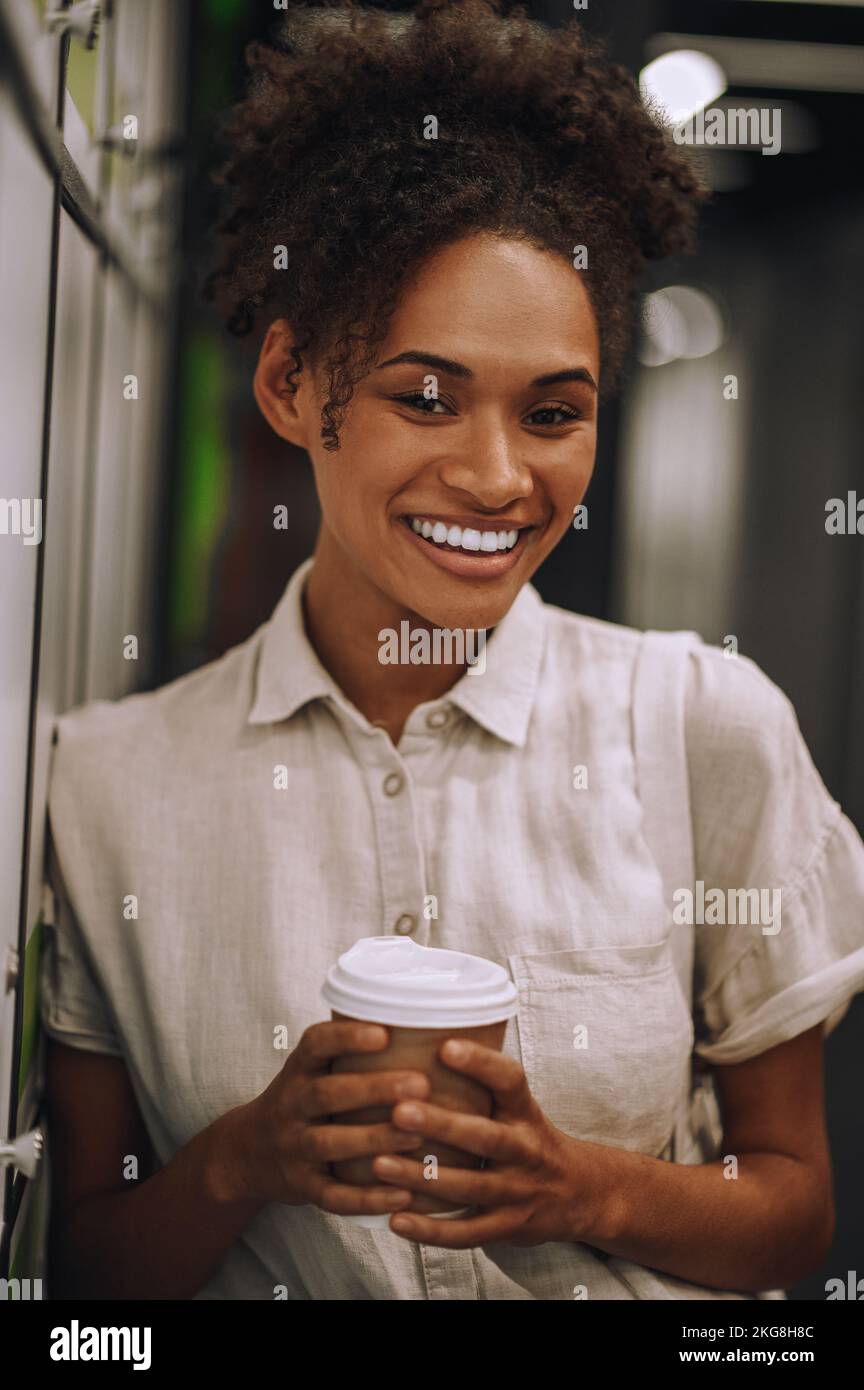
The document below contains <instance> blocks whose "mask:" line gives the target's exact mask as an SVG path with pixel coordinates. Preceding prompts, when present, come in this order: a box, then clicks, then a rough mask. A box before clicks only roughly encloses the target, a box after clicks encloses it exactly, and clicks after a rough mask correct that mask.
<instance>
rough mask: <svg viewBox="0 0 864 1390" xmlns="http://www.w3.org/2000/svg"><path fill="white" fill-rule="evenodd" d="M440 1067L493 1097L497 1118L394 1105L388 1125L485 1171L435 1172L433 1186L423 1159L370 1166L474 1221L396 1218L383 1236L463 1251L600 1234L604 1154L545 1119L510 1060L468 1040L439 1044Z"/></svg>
mask: <svg viewBox="0 0 864 1390" xmlns="http://www.w3.org/2000/svg"><path fill="white" fill-rule="evenodd" d="M438 1055H439V1057H440V1058H441V1060H442V1062H444V1063H445V1065H446V1066H448V1067H452V1069H453V1070H454V1071H460V1072H463V1073H464V1074H465V1075H467V1076H472V1077H474V1078H475V1079H476V1080H477V1081H480V1082H482V1083H483V1085H484V1086H487V1087H488V1088H489V1090H490V1091H491V1092H492V1094H493V1098H494V1103H495V1110H494V1115H495V1118H494V1119H484V1118H481V1117H479V1116H474V1115H462V1114H456V1113H454V1112H453V1111H450V1110H444V1109H442V1108H441V1107H440V1106H436V1105H429V1104H422V1103H419V1102H417V1101H401V1102H400V1103H399V1104H398V1105H397V1106H396V1107H395V1109H394V1111H393V1121H394V1123H395V1124H396V1125H397V1126H398V1127H400V1128H402V1127H403V1126H404V1127H405V1128H406V1129H409V1128H410V1131H411V1133H412V1134H421V1135H424V1136H425V1137H427V1138H429V1139H439V1140H443V1141H444V1142H446V1143H447V1144H451V1145H453V1146H454V1147H455V1148H459V1149H463V1150H465V1151H466V1152H468V1153H472V1154H477V1155H480V1156H481V1157H483V1158H485V1160H486V1167H485V1168H483V1169H479V1170H477V1169H462V1168H444V1167H439V1169H438V1175H437V1178H435V1179H427V1178H425V1177H424V1176H423V1170H424V1165H423V1163H422V1162H421V1161H418V1160H416V1159H410V1158H405V1157H395V1156H393V1155H388V1156H387V1157H378V1158H376V1159H375V1160H374V1163H373V1169H374V1171H375V1175H376V1177H379V1178H380V1179H381V1181H382V1182H391V1183H395V1184H398V1186H399V1188H400V1190H402V1189H405V1188H408V1189H410V1190H411V1191H412V1192H423V1193H429V1192H430V1191H431V1190H433V1189H430V1187H429V1182H430V1181H434V1183H435V1187H434V1193H435V1196H436V1197H439V1198H442V1199H443V1200H445V1201H452V1203H453V1206H454V1208H455V1207H463V1206H473V1207H477V1208H479V1211H478V1214H477V1215H475V1216H468V1217H461V1218H460V1217H457V1218H455V1219H454V1220H452V1221H441V1220H436V1219H435V1218H434V1217H428V1216H420V1215H418V1214H417V1213H415V1212H410V1213H400V1214H399V1215H398V1216H393V1217H392V1218H391V1221H390V1229H391V1230H392V1231H394V1232H395V1233H396V1234H397V1235H401V1236H405V1237H407V1238H408V1239H409V1240H416V1241H419V1242H420V1243H421V1244H423V1245H439V1246H444V1247H446V1248H448V1249H451V1250H466V1249H468V1248H470V1247H471V1246H475V1245H491V1244H493V1243H494V1242H496V1241H506V1242H507V1244H509V1245H520V1246H528V1245H540V1244H542V1243H543V1242H544V1241H548V1240H562V1241H585V1242H587V1243H588V1244H590V1243H591V1235H592V1234H593V1233H595V1232H599V1231H600V1230H601V1229H602V1228H603V1222H604V1218H603V1215H602V1212H603V1209H604V1207H605V1203H606V1201H607V1200H608V1198H607V1196H606V1193H607V1191H608V1184H606V1183H604V1182H603V1173H604V1165H603V1159H602V1156H603V1154H605V1153H607V1152H608V1151H607V1150H606V1149H605V1148H604V1147H603V1146H602V1145H598V1144H588V1143H582V1142H581V1141H580V1140H578V1139H571V1138H570V1137H569V1135H566V1134H564V1133H563V1131H562V1130H560V1129H556V1127H555V1126H554V1125H553V1124H552V1123H551V1122H550V1121H549V1120H548V1119H547V1118H546V1116H545V1115H544V1113H543V1111H542V1110H541V1109H540V1106H539V1105H538V1104H537V1102H536V1101H535V1099H534V1097H533V1096H532V1094H531V1092H530V1090H529V1087H528V1082H527V1080H526V1077H525V1073H524V1071H523V1070H522V1068H521V1066H520V1065H519V1063H518V1062H517V1061H516V1060H515V1059H514V1058H512V1057H506V1056H504V1054H503V1053H501V1052H497V1051H495V1049H494V1048H491V1047H484V1046H482V1045H481V1044H480V1043H472V1042H469V1041H468V1040H467V1039H460V1040H459V1041H458V1042H455V1041H449V1042H445V1043H443V1044H442V1046H441V1048H440V1049H439V1053H438Z"/></svg>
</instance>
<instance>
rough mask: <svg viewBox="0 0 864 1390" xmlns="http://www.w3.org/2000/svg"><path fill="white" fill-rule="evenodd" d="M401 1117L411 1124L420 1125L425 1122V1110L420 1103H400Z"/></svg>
mask: <svg viewBox="0 0 864 1390" xmlns="http://www.w3.org/2000/svg"><path fill="white" fill-rule="evenodd" d="M399 1119H400V1120H402V1121H404V1122H405V1123H406V1124H409V1125H419V1124H422V1123H423V1111H422V1110H421V1109H420V1106H419V1105H400V1106H399Z"/></svg>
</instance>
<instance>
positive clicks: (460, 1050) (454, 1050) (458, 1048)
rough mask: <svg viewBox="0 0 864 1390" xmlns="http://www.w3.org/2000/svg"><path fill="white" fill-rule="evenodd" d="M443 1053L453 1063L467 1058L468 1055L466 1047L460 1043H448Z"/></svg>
mask: <svg viewBox="0 0 864 1390" xmlns="http://www.w3.org/2000/svg"><path fill="white" fill-rule="evenodd" d="M445 1051H446V1053H447V1056H448V1057H450V1058H451V1059H452V1061H454V1062H461V1061H462V1059H463V1057H467V1055H468V1049H467V1047H466V1046H465V1044H464V1043H461V1042H448V1043H447V1045H446V1047H445Z"/></svg>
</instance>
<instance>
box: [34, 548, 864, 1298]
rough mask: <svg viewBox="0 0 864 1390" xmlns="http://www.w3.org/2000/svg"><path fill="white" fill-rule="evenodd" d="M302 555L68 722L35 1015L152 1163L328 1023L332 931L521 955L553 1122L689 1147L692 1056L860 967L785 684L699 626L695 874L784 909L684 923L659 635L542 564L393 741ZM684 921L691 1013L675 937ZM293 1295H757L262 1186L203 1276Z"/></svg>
mask: <svg viewBox="0 0 864 1390" xmlns="http://www.w3.org/2000/svg"><path fill="white" fill-rule="evenodd" d="M310 564H311V562H309V561H307V562H306V564H304V565H303V566H301V568H300V569H299V570H298V571H297V572H296V573H295V574H294V576H293V577H292V579H291V580H290V582H289V583H288V585H287V588H286V590H285V593H284V595H283V597H282V598H281V600H280V601H279V603H278V605H277V607H276V609H275V611H274V613H273V615H272V617H271V619H270V621H269V622H268V623H265V624H264V625H262V627H261V628H259V629H258V631H257V632H255V633H254V634H253V636H251V637H250V638H249V639H248V640H247V641H246V642H244V643H243V644H242V645H240V646H238V647H235V648H234V649H232V650H231V651H229V652H228V653H227V654H226V655H225V656H223V657H222V658H221V659H220V660H218V661H215V662H212V663H211V664H209V665H207V666H205V667H204V668H203V669H200V670H198V671H195V672H193V673H192V674H190V675H186V676H183V677H182V678H180V679H179V680H175V681H174V682H172V683H171V684H169V685H167V686H164V687H162V688H161V689H159V690H157V691H154V692H151V693H147V694H140V695H133V696H130V697H127V698H125V699H122V700H119V701H117V702H108V701H95V702H91V703H90V704H88V705H85V706H83V707H81V708H79V709H77V710H74V711H72V712H71V713H69V714H66V715H65V716H63V717H62V718H61V719H60V721H59V737H58V742H57V745H56V748H55V751H54V759H53V767H52V777H51V788H50V802H49V810H50V821H51V828H52V835H53V852H54V854H56V862H54V863H53V872H52V881H53V887H54V889H55V896H54V903H55V910H54V913H53V916H54V918H55V923H54V926H53V929H50V928H49V929H48V931H47V933H46V936H47V949H46V951H45V954H44V957H43V966H42V978H41V1010H42V1019H43V1022H44V1026H45V1028H46V1030H47V1032H48V1033H49V1034H50V1035H51V1036H52V1037H54V1038H56V1039H59V1040H60V1041H61V1042H64V1043H67V1044H68V1045H69V1046H72V1047H80V1048H84V1049H88V1050H91V1051H96V1052H107V1053H113V1054H115V1055H117V1056H122V1057H123V1058H124V1060H125V1062H126V1065H127V1067H128V1069H129V1075H130V1078H131V1081H132V1084H133V1086H134V1089H135V1093H136V1095H137V1098H138V1101H139V1104H140V1107H141V1111H142V1114H143V1116H144V1119H145V1122H146V1125H147V1129H148V1131H149V1134H150V1136H151V1139H152V1142H153V1145H154V1148H155V1151H156V1153H157V1155H158V1157H159V1160H160V1161H161V1162H162V1163H166V1162H167V1161H168V1160H169V1159H170V1158H171V1156H172V1155H173V1154H174V1153H176V1152H177V1150H178V1149H180V1148H181V1147H182V1146H183V1145H184V1144H186V1143H187V1142H188V1141H189V1140H190V1139H191V1138H192V1137H193V1136H194V1135H195V1134H197V1133H198V1132H199V1131H200V1130H201V1129H203V1128H204V1127H205V1126H207V1125H209V1124H210V1123H211V1122H212V1121H213V1120H215V1119H216V1118H217V1117H218V1116H219V1115H221V1114H223V1113H224V1112H225V1111H226V1110H229V1109H231V1108H232V1107H234V1106H237V1105H239V1104H241V1103H243V1102H245V1101H248V1100H250V1099H251V1098H252V1097H253V1096H255V1095H256V1094H258V1093H260V1092H261V1091H262V1090H263V1089H264V1088H265V1087H266V1086H267V1085H268V1083H269V1082H270V1081H271V1080H272V1078H273V1076H274V1075H275V1073H276V1072H277V1071H278V1070H279V1069H280V1068H281V1067H282V1065H283V1063H284V1061H285V1057H286V1052H285V1051H279V1050H278V1049H277V1048H276V1047H275V1045H274V1039H276V1038H278V1036H279V1030H280V1028H282V1027H284V1029H285V1030H287V1037H288V1038H289V1039H290V1040H291V1041H290V1045H291V1047H293V1046H294V1044H295V1042H296V1041H297V1040H298V1039H299V1037H300V1035H301V1033H302V1032H303V1030H304V1029H305V1028H306V1027H307V1026H308V1025H309V1024H312V1023H314V1022H316V1021H318V1020H322V1019H325V1018H327V1017H329V1013H328V1010H327V1008H326V1006H325V1005H324V1004H323V1003H322V1001H321V998H320V993H319V991H320V988H321V984H322V982H323V979H324V975H325V972H326V970H327V968H328V966H329V965H330V964H331V963H332V962H333V961H334V960H335V959H336V957H337V956H338V955H339V954H340V953H341V952H343V951H345V950H347V948H348V947H349V946H350V945H351V944H352V942H354V941H355V940H357V939H358V938H359V937H361V936H369V935H373V934H378V933H387V932H397V933H411V935H412V936H413V938H414V939H415V940H416V941H418V942H421V943H423V944H428V945H432V946H440V947H447V948H451V949H458V950H461V951H469V952H472V953H475V954H477V955H481V956H486V957H488V958H489V959H491V960H494V961H498V962H499V963H500V964H502V965H504V966H505V967H506V968H507V969H508V970H509V971H510V973H511V975H512V978H513V979H514V980H515V982H516V984H517V986H518V990H519V1005H520V1013H519V1017H518V1019H516V1020H512V1021H511V1023H510V1024H508V1032H507V1037H506V1041H505V1049H506V1050H507V1051H508V1052H509V1053H510V1055H512V1056H514V1057H517V1058H519V1059H520V1060H521V1062H522V1065H523V1066H524V1068H525V1071H526V1074H527V1077H528V1080H529V1083H530V1086H531V1088H532V1090H533V1093H534V1095H535V1096H536V1098H537V1100H538V1102H539V1103H540V1105H541V1106H542V1107H543V1109H544V1110H545V1112H546V1114H547V1115H548V1116H549V1118H550V1119H551V1120H552V1122H553V1123H554V1124H556V1125H557V1126H558V1127H559V1128H561V1129H562V1130H564V1131H565V1132H566V1133H568V1134H570V1135H573V1136H574V1137H577V1138H581V1139H587V1140H592V1141H594V1142H598V1143H603V1144H608V1145H614V1146H617V1147H621V1148H626V1149H631V1150H638V1151H641V1152H643V1153H646V1154H650V1155H653V1156H656V1157H661V1158H663V1159H664V1160H668V1159H670V1158H672V1159H673V1161H678V1162H688V1161H689V1162H693V1161H704V1157H705V1150H704V1148H703V1149H702V1151H701V1152H700V1150H699V1145H698V1136H696V1135H695V1132H694V1131H693V1124H694V1122H693V1120H692V1116H691V1113H690V1110H689V1109H688V1107H689V1105H690V1099H689V1098H690V1094H691V1079H692V1078H691V1063H692V1058H693V1054H694V1051H695V1054H696V1055H697V1056H698V1057H701V1058H702V1059H704V1061H706V1062H717V1063H729V1062H738V1061H742V1060H744V1059H746V1058H748V1057H753V1056H756V1055H757V1054H759V1053H761V1052H763V1051H765V1050H766V1049H767V1048H771V1047H774V1046H776V1045H777V1044H778V1043H780V1042H783V1041H784V1040H785V1039H787V1038H791V1037H794V1036H795V1035H797V1034H799V1033H800V1032H802V1031H803V1030H804V1029H806V1028H809V1027H812V1026H813V1025H814V1024H816V1023H818V1022H820V1020H826V1021H827V1022H826V1028H827V1029H830V1028H831V1027H833V1026H834V1024H836V1022H837V1021H839V1017H841V1016H842V1014H843V1012H844V1011H845V1008H846V1007H847V1006H848V1001H849V999H850V998H851V996H852V995H853V994H854V993H855V992H856V991H857V990H859V989H861V988H862V987H864V932H862V925H861V920H862V903H864V847H862V844H861V841H860V839H859V837H858V835H857V833H856V832H855V830H854V828H853V826H852V825H851V823H850V822H849V820H848V819H847V818H846V817H845V816H844V815H843V814H842V812H841V810H840V807H839V806H838V805H837V804H836V802H834V801H833V800H832V798H831V797H830V796H829V795H828V793H827V791H826V789H825V787H824V786H823V784H822V782H821V780H820V779H819V777H818V775H817V773H816V771H815V769H814V767H813V764H812V762H811V760H810V757H809V754H808V752H807V749H806V747H805V745H804V742H803V740H802V738H801V735H800V732H799V730H798V726H797V722H796V719H795V715H794V712H793V711H792V708H791V705H790V704H789V702H788V700H787V699H786V697H785V696H784V695H783V694H782V693H781V692H780V691H779V690H778V689H777V687H776V686H775V685H773V684H772V683H771V682H770V681H769V680H768V678H767V677H766V676H765V675H764V674H763V673H762V672H761V671H760V670H759V668H758V667H756V666H755V665H754V664H753V663H752V662H751V661H749V660H747V659H746V658H744V657H739V658H738V659H734V660H729V659H727V658H726V657H725V655H724V653H723V652H721V651H720V650H719V649H717V648H713V647H710V646H707V645H705V644H703V643H701V642H700V641H699V640H698V639H697V640H695V641H694V643H693V645H692V648H691V649H690V651H689V653H688V655H687V657H686V668H685V669H686V703H685V709H686V721H685V723H686V728H685V730H684V733H685V734H686V744H685V742H684V740H683V739H682V748H684V747H686V768H685V772H686V780H687V781H688V782H689V789H690V800H691V813H692V835H693V854H694V867H695V874H696V878H697V879H699V880H702V881H703V882H704V884H705V886H706V889H708V888H711V887H719V888H721V889H723V890H726V889H728V888H733V889H734V888H738V887H756V888H759V889H761V888H772V889H773V888H779V889H780V890H781V891H782V923H781V930H780V931H779V932H777V933H775V934H770V933H768V932H765V931H763V930H762V928H761V927H760V926H754V925H741V924H739V925H716V924H715V925H701V924H697V925H695V926H691V927H689V928H688V927H686V926H685V927H682V926H680V925H678V926H675V925H673V923H672V915H671V913H670V911H669V907H668V902H669V898H668V894H666V893H664V886H663V881H662V875H661V872H660V870H659V868H658V863H657V860H656V858H655V856H654V853H653V851H652V848H651V847H650V845H649V837H648V835H647V833H646V825H647V820H646V812H647V811H648V810H649V809H650V810H651V811H652V814H653V815H654V816H655V819H656V818H657V817H658V816H659V817H660V820H661V822H662V818H663V816H664V815H665V814H666V810H667V807H665V806H663V805H659V806H658V805H657V804H654V805H653V807H650V808H649V807H647V806H646V805H645V804H643V797H644V796H645V791H644V785H645V784H644V781H643V778H642V776H641V775H640V767H639V765H638V762H639V759H638V757H637V753H636V749H635V746H634V734H633V726H634V708H633V702H634V693H633V692H634V680H635V675H636V671H637V667H638V663H639V659H640V653H641V652H642V650H643V645H644V642H645V638H644V635H643V634H642V633H640V632H638V631H635V630H632V629H630V628H625V627H622V626H618V625H614V624H610V623H605V622H600V621H597V620H594V619H589V618H585V617H579V616H576V615H574V614H572V613H568V612H565V611H563V610H561V609H558V608H554V607H552V606H549V605H546V604H544V603H543V602H542V601H541V600H540V598H539V596H538V594H537V592H536V590H534V589H533V587H531V586H530V585H528V586H526V587H525V588H523V590H522V591H521V593H520V594H519V596H518V598H517V600H516V602H515V603H514V605H513V607H512V608H511V610H510V612H509V613H508V614H507V616H506V617H505V618H504V619H503V621H502V622H501V623H500V624H499V625H498V627H497V628H496V629H495V631H494V633H493V634H492V636H491V638H490V639H489V642H488V644H487V647H486V669H485V671H484V672H483V673H482V674H474V675H469V674H467V673H466V675H465V676H463V678H462V679H461V680H460V681H459V682H458V683H457V684H456V685H455V686H454V687H453V688H452V689H451V690H450V691H448V692H447V694H446V695H445V696H444V697H442V698H441V699H437V700H433V701H430V702H428V703H426V704H422V705H420V706H419V707H418V708H416V709H415V710H414V711H413V713H412V714H411V716H410V718H409V719H408V722H407V724H406V726H405V729H404V732H403V734H402V737H401V739H400V741H399V744H398V747H394V745H393V743H392V742H391V740H390V739H389V737H388V735H387V734H386V733H385V732H384V731H383V730H381V729H379V728H376V727H374V726H373V725H371V724H370V723H369V722H368V721H367V720H366V719H365V718H364V717H363V715H361V714H360V713H359V712H358V711H357V709H355V708H354V707H353V706H352V705H351V704H350V703H349V701H348V700H347V699H346V698H345V696H344V695H343V694H342V692H341V691H340V690H339V689H338V687H337V686H336V685H335V684H334V682H333V680H332V679H331V677H330V676H329V675H328V674H327V672H326V671H325V670H324V669H323V667H322V666H321V664H320V663H319V661H318V659H317V657H316V655H315V653H314V651H313V649H312V647H311V645H310V643H309V641H308V639H307V637H306V635H305V631H304V626H303V620H302V605H301V592H302V585H303V583H304V581H305V577H306V575H307V573H308V571H309V567H310ZM652 689H653V687H650V686H649V688H648V693H647V696H646V695H645V693H644V687H643V695H642V699H643V700H644V699H646V698H647V699H648V700H649V703H650V701H651V699H652V698H654V697H653V696H652V693H651V691H652ZM662 699H663V695H662V690H661V688H660V687H659V686H658V689H657V696H656V700H657V702H660V701H661V700H662ZM654 713H655V714H658V713H659V715H660V718H661V720H662V718H663V717H665V716H664V711H663V710H659V711H654ZM661 767H662V760H661ZM579 769H583V770H582V771H580V770H579ZM586 780H587V785H584V783H585V782H586ZM640 788H642V790H640ZM654 801H655V803H656V801H657V798H656V795H655V797H654ZM668 810H669V814H670V815H671V814H673V810H674V808H672V807H671V805H670V807H669V808H668ZM688 825H689V821H688ZM52 862H53V859H52ZM49 896H50V895H49ZM688 930H689V931H691V932H693V935H694V946H695V959H694V963H693V983H694V986H695V993H694V1002H693V1006H692V1008H691V1006H690V1004H689V1002H688V998H687V995H688V993H689V987H685V988H683V989H682V984H681V981H680V980H679V978H678V974H677V972H676V969H675V968H674V965H673V960H672V950H671V939H672V933H673V932H681V931H688ZM687 984H688V986H689V982H687ZM586 1040H587V1046H584V1045H583V1044H584V1042H585V1041H586ZM682 1114H684V1116H685V1126H684V1130H683V1131H679V1132H678V1138H677V1139H676V1140H675V1142H674V1143H673V1142H672V1136H673V1135H674V1134H675V1133H676V1124H677V1123H678V1121H679V1119H680V1117H681V1115H682ZM682 1133H683V1135H684V1139H683V1142H682V1139H681V1135H682ZM711 1156H712V1157H713V1154H712V1155H711ZM719 1180H720V1179H719V1178H718V1181H719ZM285 1296H287V1297H288V1298H290V1299H400V1300H401V1299H572V1298H574V1297H588V1298H590V1299H658V1298H659V1299H667V1298H673V1299H678V1298H687V1299H718V1298H730V1299H738V1298H747V1297H750V1295H746V1294H741V1293H735V1292H725V1291H718V1290H717V1289H713V1288H701V1287H698V1286H696V1285H694V1284H690V1283H687V1282H685V1281H683V1280H679V1279H674V1278H672V1277H671V1276H669V1275H666V1274H663V1273H661V1272H658V1271H656V1270H652V1269H646V1268H642V1267H641V1266H639V1265H637V1264H635V1263H632V1262H630V1261H627V1260H622V1259H617V1258H610V1257H607V1256H605V1255H604V1254H603V1253H602V1252H600V1251H597V1250H595V1249H593V1248H591V1247H589V1246H587V1245H584V1244H577V1243H571V1242H549V1243H546V1244H544V1245H539V1246H536V1247H533V1248H530V1249H523V1248H516V1247H513V1246H510V1245H491V1246H489V1247H487V1248H477V1249H473V1250H467V1251H447V1250H444V1249H439V1248H435V1247H430V1246H420V1245H417V1244H415V1243H414V1242H411V1241H406V1240H404V1239H402V1238H400V1237H398V1236H396V1235H393V1234H392V1233H391V1232H389V1231H379V1230H362V1229H359V1228H356V1227H354V1226H352V1225H350V1224H349V1223H347V1222H345V1221H344V1220H342V1219H341V1218H340V1217H338V1216H332V1215H329V1214H327V1213H325V1212H322V1211H320V1210H318V1209H317V1208H316V1207H314V1206H311V1205H307V1206H300V1207H293V1206H287V1205H282V1204H276V1203H274V1204H271V1205H269V1206H267V1207H266V1208H265V1209H264V1210H262V1211H261V1212H260V1213H259V1215H258V1216H257V1217H256V1219H255V1220H254V1221H253V1222H252V1223H251V1224H250V1225H249V1226H248V1227H247V1229H246V1230H245V1231H244V1233H243V1235H242V1238H241V1239H239V1240H238V1241H237V1242H236V1243H235V1244H234V1245H233V1246H232V1247H231V1249H230V1250H229V1251H228V1252H227V1253H226V1255H225V1258H224V1260H223V1262H222V1264H221V1266H220V1268H219V1269H218V1271H217V1272H216V1274H215V1275H214V1277H213V1278H212V1279H211V1280H210V1281H209V1283H208V1284H207V1285H206V1286H205V1287H204V1288H203V1289H202V1290H201V1291H200V1292H199V1293H198V1295H197V1297H199V1298H210V1299H237V1298H253V1299H258V1298H261V1299H272V1298H274V1297H285ZM760 1296H761V1297H782V1294H780V1293H779V1292H778V1291H766V1292H765V1293H764V1294H763V1295H760Z"/></svg>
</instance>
